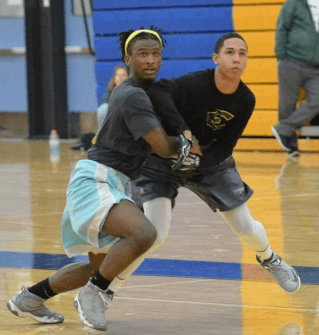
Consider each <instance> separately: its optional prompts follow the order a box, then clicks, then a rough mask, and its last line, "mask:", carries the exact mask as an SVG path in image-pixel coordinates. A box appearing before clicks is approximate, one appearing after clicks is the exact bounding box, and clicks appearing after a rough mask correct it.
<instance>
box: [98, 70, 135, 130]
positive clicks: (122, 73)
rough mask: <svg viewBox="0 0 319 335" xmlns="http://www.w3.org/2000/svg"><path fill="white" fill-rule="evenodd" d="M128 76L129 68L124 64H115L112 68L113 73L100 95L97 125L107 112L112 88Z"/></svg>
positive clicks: (99, 124)
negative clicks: (103, 92) (105, 88)
mask: <svg viewBox="0 0 319 335" xmlns="http://www.w3.org/2000/svg"><path fill="white" fill-rule="evenodd" d="M128 76H129V68H128V67H127V66H125V65H122V64H120V65H117V66H116V67H115V68H114V73H113V76H112V78H111V80H110V81H109V83H108V85H107V90H106V92H105V94H104V95H103V97H102V100H101V105H100V106H99V107H98V109H97V124H98V127H100V126H101V125H102V122H103V120H104V118H105V116H106V114H107V107H108V105H109V101H110V97H111V93H112V92H113V90H114V88H115V87H116V86H118V85H120V84H121V82H122V81H123V80H124V79H126V78H127V77H128Z"/></svg>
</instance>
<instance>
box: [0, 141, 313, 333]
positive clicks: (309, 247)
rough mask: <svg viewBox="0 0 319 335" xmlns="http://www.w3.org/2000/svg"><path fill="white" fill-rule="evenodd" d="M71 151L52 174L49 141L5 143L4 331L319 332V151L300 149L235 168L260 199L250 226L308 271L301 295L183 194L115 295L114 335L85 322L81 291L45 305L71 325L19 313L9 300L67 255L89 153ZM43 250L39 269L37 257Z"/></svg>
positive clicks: (240, 155) (0, 328) (0, 302)
mask: <svg viewBox="0 0 319 335" xmlns="http://www.w3.org/2000/svg"><path fill="white" fill-rule="evenodd" d="M70 146H71V144H70V143H68V142H66V143H63V144H62V151H61V162H60V163H59V164H58V167H57V169H56V170H54V169H52V165H51V163H50V158H49V153H48V144H47V142H45V141H25V142H19V141H11V142H1V143H0V190H1V191H0V334H1V335H2V334H3V335H9V334H14V335H16V334H50V335H51V334H60V333H61V334H65V335H70V334H72V335H78V334H79V335H80V334H109V335H115V334H116V335H124V334H125V335H175V334H176V335H177V334H183V335H190V334H192V335H193V334H194V335H195V334H199V335H208V334H214V335H239V334H241V335H248V334H252V335H301V334H303V335H305V334H307V335H315V334H319V310H318V304H319V285H318V284H319V220H318V216H319V210H318V203H319V155H318V153H316V152H312V153H302V155H301V157H300V159H299V160H298V161H287V157H286V154H285V153H283V152H271V153H270V152H257V151H255V152H246V151H242V152H241V151H237V152H235V158H236V161H237V165H238V169H239V172H240V173H241V175H242V177H243V179H244V180H245V181H246V183H248V184H249V185H250V186H251V187H252V188H253V189H254V191H255V194H254V196H253V197H252V198H251V200H249V202H248V205H249V207H250V210H251V212H252V214H253V216H254V218H255V219H256V220H259V221H261V222H262V223H263V224H264V226H265V228H266V230H267V232H268V235H269V240H270V242H271V245H272V247H273V249H274V250H275V251H276V252H277V253H279V254H280V255H281V256H282V257H283V258H284V259H285V260H286V261H287V262H289V263H290V264H291V265H293V266H295V267H296V268H297V270H299V271H300V274H301V278H302V282H303V284H302V286H301V288H300V290H299V291H298V292H297V293H295V294H293V295H287V294H286V293H285V292H283V291H282V290H281V289H280V288H279V287H278V285H277V284H276V283H275V282H273V281H272V280H271V278H270V277H269V276H267V275H265V274H264V272H263V270H262V269H261V268H260V266H259V265H257V263H256V260H255V255H254V253H253V252H252V251H251V250H250V249H248V248H247V247H246V246H244V245H243V244H242V243H241V242H240V241H239V240H238V238H237V237H236V236H235V235H234V234H233V233H232V231H231V230H230V228H229V227H228V226H227V225H226V223H225V222H224V221H223V219H222V218H221V216H220V215H219V214H218V213H213V212H211V211H210V210H209V208H208V207H207V206H206V205H205V204H204V203H203V202H202V201H201V200H200V199H199V198H197V197H196V196H195V195H193V194H192V193H190V192H189V191H187V190H186V189H181V192H180V195H179V197H178V201H177V205H176V208H175V209H174V212H173V220H172V226H171V231H170V235H169V237H168V239H167V241H166V244H165V245H164V246H163V247H161V248H160V249H158V250H157V251H156V252H155V253H154V254H153V255H152V256H151V259H149V263H148V264H149V266H145V267H144V268H143V265H142V267H141V272H140V275H137V274H135V275H133V276H132V277H131V278H130V279H129V280H128V281H127V282H126V284H125V286H124V287H122V288H121V289H120V290H119V291H118V292H117V294H118V295H117V297H116V298H115V299H114V301H113V303H112V306H111V308H110V309H109V311H108V313H107V316H108V320H109V329H108V332H99V331H94V330H92V329H90V328H88V327H85V326H84V325H83V324H82V323H81V321H80V319H79V317H78V315H77V312H76V311H75V308H74V307H73V298H74V296H75V294H76V292H75V291H73V292H70V293H67V294H63V295H60V296H57V297H54V298H53V299H51V300H50V301H49V302H48V306H49V307H50V308H52V309H54V310H56V311H58V312H60V313H62V314H64V317H65V322H64V323H63V324H60V325H41V324H38V323H36V322H34V321H33V320H32V319H28V318H17V317H15V316H14V315H12V314H11V313H10V312H9V311H8V310H7V308H6V302H7V300H8V299H9V298H11V297H12V296H13V295H15V294H16V293H17V292H18V290H19V289H20V287H21V285H26V286H28V285H31V284H34V283H36V282H37V281H40V280H43V279H45V278H46V277H48V276H49V275H50V274H52V273H53V272H54V270H47V268H48V265H52V267H49V268H52V269H54V268H55V266H56V265H57V264H56V263H54V260H55V259H56V258H57V257H59V256H60V255H64V251H63V248H62V246H61V242H60V218H61V213H62V211H63V208H64V204H65V191H66V187H67V184H68V180H69V176H70V173H71V171H72V169H73V167H74V165H75V163H76V161H77V160H78V159H81V158H84V157H85V153H83V152H74V151H71V150H70ZM39 254H41V257H42V258H40V261H37V262H36V261H34V259H36V257H35V256H39ZM33 256H34V257H35V258H33ZM28 257H29V259H31V260H32V261H31V263H27V262H26V261H25V259H27V258H28ZM61 257H62V256H61ZM46 260H47V261H46ZM151 261H153V262H151ZM154 262H159V263H154ZM154 264H160V265H157V268H156V265H154ZM57 267H58V266H57ZM159 267H160V268H159ZM216 269H217V270H216ZM157 270H161V271H162V272H161V273H162V274H158V273H156V271H157ZM215 270H216V271H215ZM152 271H153V272H152ZM137 273H138V272H137Z"/></svg>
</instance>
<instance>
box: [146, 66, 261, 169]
mask: <svg viewBox="0 0 319 335" xmlns="http://www.w3.org/2000/svg"><path fill="white" fill-rule="evenodd" d="M214 72H215V70H214V69H207V70H204V71H197V72H193V73H189V74H186V75H184V76H181V77H178V78H174V79H161V80H160V81H158V82H157V83H154V84H152V85H150V86H149V87H146V88H144V89H145V91H146V93H147V94H148V96H149V97H150V99H151V101H152V104H153V106H154V109H155V111H156V113H157V115H158V116H159V117H160V119H161V122H162V124H163V127H164V129H165V130H166V132H167V133H168V134H169V135H178V134H177V133H178V132H179V133H181V131H182V130H183V128H184V129H187V127H185V123H186V124H187V125H188V126H189V128H190V129H191V131H192V133H193V134H194V135H195V136H196V138H197V139H198V141H199V144H200V145H201V146H204V147H207V149H206V150H204V155H203V157H202V158H201V166H203V165H206V164H208V165H216V164H219V163H220V162H222V161H223V160H225V159H226V158H227V157H229V156H230V155H231V154H232V152H233V149H234V147H235V145H236V143H237V141H238V139H239V138H240V136H241V135H242V133H243V131H244V129H245V127H246V125H247V123H248V121H249V118H250V117H251V115H252V112H253V110H254V108H255V102H256V100H255V96H254V94H253V93H252V91H251V90H250V89H249V88H248V87H247V86H246V85H245V84H244V83H243V82H242V81H240V84H239V86H238V89H237V90H236V91H235V92H234V93H232V94H223V93H221V92H220V91H219V90H218V89H217V87H216V84H215V80H214ZM178 112H179V115H178Z"/></svg>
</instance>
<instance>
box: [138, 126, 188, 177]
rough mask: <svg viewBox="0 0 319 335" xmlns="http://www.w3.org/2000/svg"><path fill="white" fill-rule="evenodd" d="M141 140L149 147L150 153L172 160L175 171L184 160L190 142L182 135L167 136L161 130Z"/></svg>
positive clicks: (158, 129)
mask: <svg viewBox="0 0 319 335" xmlns="http://www.w3.org/2000/svg"><path fill="white" fill-rule="evenodd" d="M143 139H144V140H145V141H146V142H147V143H148V144H149V145H150V146H151V148H152V151H153V152H154V153H156V154H157V155H159V156H161V157H163V158H172V157H174V158H175V159H174V161H172V169H174V170H176V169H178V168H179V167H180V166H181V165H183V162H184V161H185V160H186V158H187V156H188V154H189V150H190V148H191V145H192V141H190V140H188V139H187V138H186V137H185V136H184V135H180V136H179V137H171V136H168V135H167V134H166V133H165V131H164V129H163V128H157V129H154V130H152V131H150V132H149V133H147V134H146V135H144V136H143Z"/></svg>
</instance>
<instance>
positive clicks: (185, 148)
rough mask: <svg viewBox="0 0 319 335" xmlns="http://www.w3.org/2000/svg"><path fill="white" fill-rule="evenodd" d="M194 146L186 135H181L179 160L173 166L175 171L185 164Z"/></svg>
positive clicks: (178, 147)
mask: <svg viewBox="0 0 319 335" xmlns="http://www.w3.org/2000/svg"><path fill="white" fill-rule="evenodd" d="M191 146H192V142H191V141H190V140H189V139H187V138H186V137H185V136H184V135H179V137H178V141H177V149H176V151H177V160H176V162H175V163H173V165H172V166H171V167H172V169H173V170H177V169H178V168H179V167H180V166H181V165H182V164H183V162H184V160H185V159H186V157H187V156H188V154H189V149H190V148H191Z"/></svg>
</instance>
